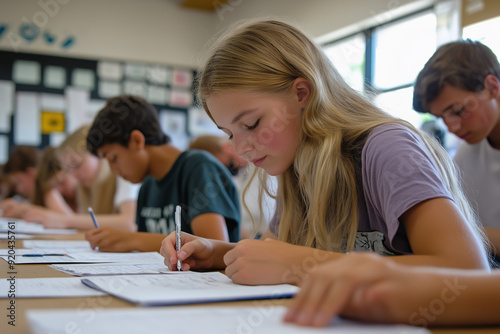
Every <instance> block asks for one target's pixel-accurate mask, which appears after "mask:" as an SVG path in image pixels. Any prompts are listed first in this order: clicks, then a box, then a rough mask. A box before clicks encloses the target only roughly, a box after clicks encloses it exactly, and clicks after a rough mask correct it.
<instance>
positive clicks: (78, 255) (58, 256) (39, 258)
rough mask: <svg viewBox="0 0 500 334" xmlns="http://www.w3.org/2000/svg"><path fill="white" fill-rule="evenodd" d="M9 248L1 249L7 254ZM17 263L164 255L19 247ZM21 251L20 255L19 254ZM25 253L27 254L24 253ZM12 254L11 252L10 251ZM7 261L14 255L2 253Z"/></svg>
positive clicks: (143, 259) (151, 259) (150, 259)
mask: <svg viewBox="0 0 500 334" xmlns="http://www.w3.org/2000/svg"><path fill="white" fill-rule="evenodd" d="M6 251H8V250H5V249H3V250H0V254H5V252H6ZM15 252H16V254H15V260H14V261H15V264H16V265H17V264H39V263H106V262H137V263H141V262H154V261H156V262H158V261H163V257H162V256H161V255H160V253H158V252H137V253H105V252H98V251H92V250H87V251H82V250H80V251H78V250H76V251H72V250H68V249H50V250H47V249H33V248H32V249H27V250H22V249H17V250H16V251H15ZM17 252H19V255H17ZM22 253H25V254H22ZM9 254H10V253H9ZM0 258H2V259H4V260H5V261H7V262H8V261H9V259H12V255H1V256H0Z"/></svg>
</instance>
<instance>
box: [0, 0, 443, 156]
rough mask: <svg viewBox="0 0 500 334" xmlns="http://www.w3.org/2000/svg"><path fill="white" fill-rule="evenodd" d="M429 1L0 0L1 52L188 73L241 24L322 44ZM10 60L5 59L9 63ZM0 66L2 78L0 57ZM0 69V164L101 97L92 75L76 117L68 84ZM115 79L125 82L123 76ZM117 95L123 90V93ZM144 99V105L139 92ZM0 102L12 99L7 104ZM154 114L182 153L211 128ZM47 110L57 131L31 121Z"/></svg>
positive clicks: (189, 116)
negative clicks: (287, 31) (271, 23)
mask: <svg viewBox="0 0 500 334" xmlns="http://www.w3.org/2000/svg"><path fill="white" fill-rule="evenodd" d="M213 1H215V2H217V0H213ZM438 1H439V0H356V1H352V0H309V1H303V0H229V1H228V2H227V3H226V4H225V5H223V6H220V7H219V8H218V9H217V10H216V11H214V12H211V13H210V12H206V11H201V10H193V9H186V8H183V7H181V6H180V5H179V3H180V2H181V0H0V51H8V52H10V53H11V55H10V57H11V58H12V57H14V58H15V57H16V54H15V53H18V54H17V58H19V57H21V58H22V57H24V58H22V59H26V57H28V56H29V55H32V56H33V57H35V59H31V60H34V61H35V62H36V61H38V62H41V63H40V64H41V65H42V70H44V69H45V66H47V65H50V66H54V65H58V64H57V62H58V60H57V59H55V60H54V59H48V60H47V61H43V59H36V55H44V56H51V57H52V56H57V57H61V59H62V60H66V59H69V60H71V61H73V59H75V61H78V62H79V64H80V65H79V66H82V65H85V64H84V62H85V60H88V61H89V62H93V63H92V64H91V65H92V66H91V65H89V66H90V67H91V70H92V71H94V72H97V67H98V65H99V64H100V63H101V62H104V63H105V62H108V61H110V62H112V64H113V65H117V66H120V68H122V67H123V66H125V68H126V66H127V64H128V63H130V62H140V63H143V64H146V66H147V67H148V68H153V69H156V68H157V67H158V68H159V69H160V68H168V69H174V70H175V69H176V68H181V69H182V68H184V69H188V70H189V69H192V70H194V69H196V68H197V67H198V65H199V63H200V59H201V58H202V54H203V49H204V46H205V45H206V44H207V43H210V40H211V39H212V38H213V36H214V35H215V34H216V33H217V32H219V31H221V30H223V29H225V28H227V27H228V26H229V25H231V24H232V23H234V22H236V21H239V20H241V19H244V18H253V17H262V16H273V17H278V18H283V19H286V20H288V21H291V22H293V23H296V24H298V25H299V26H300V27H302V28H303V29H304V30H306V31H307V32H308V33H309V34H310V35H311V36H312V37H314V38H316V39H317V40H318V41H319V42H322V41H325V40H331V39H334V38H339V37H343V36H346V35H348V34H350V33H353V32H355V31H359V30H361V29H364V28H367V27H370V26H374V25H377V24H381V23H383V22H386V21H389V20H393V19H395V18H397V17H400V16H403V15H405V14H408V13H410V12H412V11H415V10H418V9H422V8H425V7H427V6H429V5H431V4H432V3H434V2H438ZM12 53H13V54H14V56H12ZM4 54H5V53H4ZM27 55H28V56H27ZM0 58H1V57H0ZM38 58H42V57H38ZM78 59H81V60H78ZM14 61H15V60H13V59H11V61H10V66H12V65H13V64H14ZM54 61H55V63H53V62H54ZM50 62H52V63H50ZM0 64H2V59H0ZM3 65H4V66H3V67H2V68H3V69H4V71H3V72H5V69H7V65H6V62H5V59H3ZM0 66H2V65H0ZM63 66H64V65H63ZM68 66H69V65H68ZM66 67H67V66H66ZM2 68H0V70H1V69H2ZM66 70H67V73H68V81H67V82H68V85H71V86H74V84H73V83H72V81H70V79H69V78H70V77H71V75H70V74H71V70H70V69H69V68H66ZM7 71H8V72H9V73H7V74H8V75H7V74H5V73H4V74H5V75H4V76H3V77H1V79H0V84H1V85H3V86H2V87H0V88H2V90H0V98H1V99H2V100H3V102H2V101H0V102H2V103H0V163H2V162H4V161H5V160H6V157H7V155H8V152H9V151H10V149H11V148H12V147H13V146H14V145H17V144H30V145H38V146H40V147H43V146H45V145H57V143H58V142H59V141H60V140H61V139H62V138H64V136H65V134H67V133H69V132H70V131H71V130H72V129H74V128H76V127H77V126H78V125H79V124H80V123H81V122H82V121H81V118H82V117H83V118H84V119H85V120H86V121H88V120H89V119H91V118H92V117H93V115H94V114H95V112H96V111H97V110H98V109H99V108H100V106H102V105H103V103H104V99H105V98H106V96H101V95H102V94H100V93H99V87H100V86H101V85H100V81H99V80H100V78H99V77H98V76H96V82H98V81H99V85H100V86H94V88H91V89H90V91H88V92H87V93H85V92H80V93H82V94H86V98H85V99H84V100H85V101H84V102H85V103H84V105H85V106H84V107H81V104H82V103H79V104H78V106H79V108H78V110H80V109H82V110H83V114H84V115H83V116H81V115H80V114H81V113H80V112H71V110H72V108H70V107H69V105H71V103H70V102H71V101H73V100H75V99H71V98H70V97H69V95H70V93H72V92H73V91H74V88H75V87H68V88H70V89H59V90H57V91H54V90H51V89H45V90H41V91H37V90H36V89H37V86H36V85H31V86H30V85H20V84H19V83H18V82H16V81H15V80H13V79H12V78H11V74H12V73H11V72H12V71H9V70H8V69H7ZM1 74H2V71H0V76H1ZM44 75H45V74H44ZM96 75H97V74H96ZM123 80H127V77H126V76H125V79H123ZM144 80H145V81H144V82H141V83H140V84H141V85H142V86H141V87H147V88H148V89H157V88H158V87H156V86H155V87H153V86H154V85H153V86H152V85H151V82H149V81H147V80H146V79H144ZM112 83H113V84H114V85H115V86H118V85H120V87H126V84H127V82H121V81H117V82H112ZM172 87H173V85H172V83H169V84H167V86H165V87H160V88H161V89H163V90H165V89H169V90H170V89H171V88H172ZM76 88H78V87H76ZM6 92H7V93H6ZM4 93H5V94H4ZM20 93H21V94H20ZM26 93H28V94H27V95H29V96H26ZM47 93H50V94H55V95H47ZM122 93H130V92H128V91H126V89H125V88H123V90H122ZM2 94H3V95H2ZM7 95H8V96H7ZM136 95H140V94H138V93H137V94H136ZM141 96H142V95H141ZM25 97H30V98H31V99H32V100H33V103H32V104H33V108H31V109H32V114H33V117H28V118H27V117H21V116H20V114H19V113H20V110H21V109H23V110H24V109H25V108H21V106H20V103H18V102H19V101H25V100H26V99H25ZM144 97H145V98H146V99H149V98H148V95H145V96H144ZM55 99H57V100H58V101H59V103H58V104H57V108H54V106H53V104H51V105H50V106H46V105H45V104H46V103H45V101H46V100H50V101H53V100H55ZM7 100H8V101H11V102H8V103H7V102H6V101H7ZM68 101H69V102H68ZM75 101H76V100H75ZM35 104H36V105H35ZM87 106H88V107H87ZM20 108H21V109H20ZM47 108H49V109H47ZM157 108H158V109H159V110H160V114H164V115H166V117H165V122H164V123H165V124H166V126H168V125H169V124H181V125H180V126H176V127H174V128H175V129H177V131H179V129H180V130H181V131H182V129H186V131H185V133H184V134H183V139H182V140H181V142H182V143H183V144H181V145H180V146H181V147H182V146H185V144H186V141H187V139H188V137H189V136H192V135H195V134H196V133H199V132H200V131H202V130H203V129H206V128H208V127H209V125H213V124H212V123H211V122H208V121H207V122H208V123H209V124H206V123H204V121H206V120H204V119H203V116H204V113H203V112H202V111H199V110H197V109H196V108H191V109H187V108H188V106H186V108H181V109H180V110H175V108H174V110H172V109H173V108H172V104H169V103H167V104H166V105H158V106H157ZM73 109H74V108H73ZM47 110H48V111H51V112H53V111H55V112H57V113H58V114H57V116H58V117H59V119H62V118H63V117H64V129H63V130H62V132H61V131H59V132H57V131H55V132H50V133H49V134H45V132H46V131H44V129H43V127H42V128H41V125H40V124H42V125H43V124H44V122H43V119H42V120H41V121H40V118H41V117H42V116H46V115H48V113H47ZM75 110H76V109H75ZM44 112H45V113H44ZM61 114H63V115H61ZM17 116H19V117H17ZM195 116H196V117H195ZM174 117H175V119H177V120H178V121H177V123H175V122H174V123H172V120H171V119H172V118H174ZM25 119H26V120H29V121H25ZM199 124H203V127H200V126H198V125H199ZM170 128H172V127H170ZM170 128H169V129H170ZM13 129H14V130H13ZM15 129H18V130H17V131H16V130H15ZM27 129H30V130H29V131H28V130H27ZM170 130H171V129H170ZM172 131H173V130H172ZM172 131H167V132H169V133H171V132H172ZM40 133H41V135H40ZM28 134H29V135H30V136H31V137H33V138H31V139H30V141H29V143H27V142H20V141H19V138H21V137H20V135H23V137H25V135H28ZM181 137H182V136H181ZM174 139H176V138H174ZM23 140H25V139H23Z"/></svg>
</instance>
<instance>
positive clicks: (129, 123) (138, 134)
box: [86, 95, 240, 252]
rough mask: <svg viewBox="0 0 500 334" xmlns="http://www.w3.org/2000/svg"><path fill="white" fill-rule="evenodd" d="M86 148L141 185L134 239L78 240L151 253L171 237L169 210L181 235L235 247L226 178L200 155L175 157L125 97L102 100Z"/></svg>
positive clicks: (111, 232)
mask: <svg viewBox="0 0 500 334" xmlns="http://www.w3.org/2000/svg"><path fill="white" fill-rule="evenodd" d="M87 147H88V149H89V151H90V152H91V153H93V154H95V155H97V156H99V157H101V158H105V159H107V160H108V161H109V165H110V166H111V170H112V171H113V172H114V173H116V174H118V175H120V176H121V177H123V178H124V179H126V180H128V181H130V182H133V183H139V182H143V184H142V186H141V190H140V192H139V198H138V201H137V214H136V224H137V227H138V231H139V232H126V231H118V230H115V229H111V228H99V229H95V230H90V231H89V232H87V234H86V238H87V240H88V241H89V242H90V244H91V245H92V247H99V250H101V251H113V252H126V251H134V250H137V251H158V250H159V249H160V247H161V241H162V240H163V238H164V237H165V236H166V235H167V234H169V233H171V232H172V231H175V224H174V211H175V206H176V205H180V206H181V208H182V219H181V229H182V230H183V231H185V232H188V233H192V234H195V235H198V236H200V237H204V238H209V239H218V240H224V241H231V242H236V241H238V237H239V221H240V212H239V200H238V193H237V190H236V187H235V186H234V183H233V181H232V179H231V175H230V174H229V172H228V171H227V170H226V168H225V167H224V166H223V165H221V164H220V163H219V162H218V161H217V160H216V159H215V158H214V157H212V156H211V155H210V154H208V153H206V152H202V151H196V150H189V151H185V152H181V151H180V150H178V149H177V148H175V147H174V146H172V145H171V144H170V138H169V137H168V136H167V135H165V134H164V133H163V132H162V130H161V128H160V125H159V122H158V112H157V111H156V109H155V108H154V107H153V106H152V105H151V104H149V103H147V102H145V101H144V100H142V99H141V98H138V97H135V96H130V95H124V96H118V97H115V98H112V99H110V100H109V101H108V102H107V104H106V106H105V107H104V108H103V109H102V110H101V111H100V112H99V113H98V115H97V116H96V118H95V120H94V122H93V124H92V127H91V128H90V130H89V134H88V137H87Z"/></svg>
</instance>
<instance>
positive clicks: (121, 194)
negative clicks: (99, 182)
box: [113, 175, 141, 212]
mask: <svg viewBox="0 0 500 334" xmlns="http://www.w3.org/2000/svg"><path fill="white" fill-rule="evenodd" d="M140 188H141V184H140V183H137V184H134V183H131V182H128V181H126V180H125V179H123V178H122V177H120V176H118V175H117V176H116V191H115V197H114V199H113V205H114V207H115V210H116V212H119V208H120V205H122V204H123V203H125V202H128V201H137V196H138V195H139V189H140Z"/></svg>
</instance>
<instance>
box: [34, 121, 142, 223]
mask: <svg viewBox="0 0 500 334" xmlns="http://www.w3.org/2000/svg"><path fill="white" fill-rule="evenodd" d="M88 129H89V126H82V127H80V128H79V129H77V130H76V131H75V132H73V133H72V134H71V135H69V136H68V137H67V138H66V139H65V140H64V141H63V142H62V144H61V145H60V146H59V148H58V155H59V160H60V162H61V163H62V166H63V168H64V169H66V170H68V171H69V172H70V173H71V174H72V175H73V176H74V177H75V178H76V179H77V180H78V183H79V184H78V189H77V199H78V208H79V213H76V214H71V215H66V214H61V213H55V212H47V211H46V210H40V209H37V208H31V209H30V210H29V212H27V213H26V215H25V216H24V218H25V219H26V220H31V221H37V222H40V223H42V224H43V225H44V226H46V227H52V228H77V229H89V228H94V223H93V222H92V218H91V217H90V215H89V213H88V212H87V208H88V207H92V209H93V210H94V212H95V214H96V216H97V220H98V221H99V224H100V225H101V226H113V227H115V228H117V229H122V230H127V231H134V230H135V228H136V227H135V224H134V217H135V208H136V201H137V193H138V190H139V187H138V186H137V185H133V184H131V183H130V182H127V181H125V180H123V179H122V178H120V177H118V176H116V175H113V173H111V170H110V168H109V165H108V162H107V161H106V160H104V159H99V158H97V157H96V156H94V155H92V154H90V153H89V152H88V151H87V147H86V138H87V133H88Z"/></svg>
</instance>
